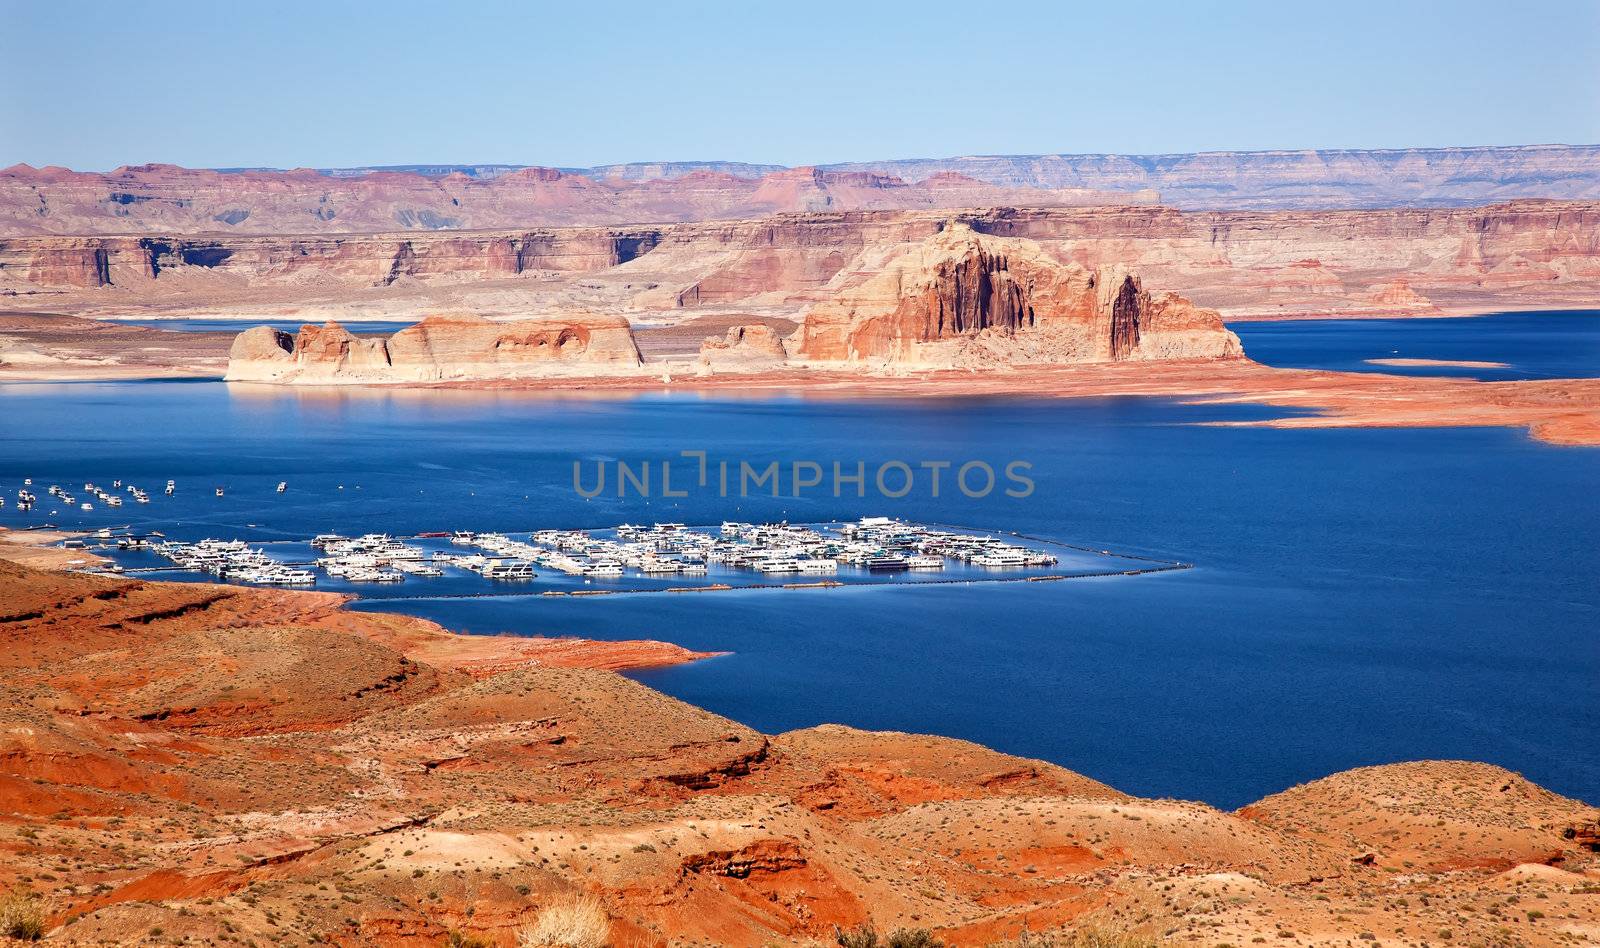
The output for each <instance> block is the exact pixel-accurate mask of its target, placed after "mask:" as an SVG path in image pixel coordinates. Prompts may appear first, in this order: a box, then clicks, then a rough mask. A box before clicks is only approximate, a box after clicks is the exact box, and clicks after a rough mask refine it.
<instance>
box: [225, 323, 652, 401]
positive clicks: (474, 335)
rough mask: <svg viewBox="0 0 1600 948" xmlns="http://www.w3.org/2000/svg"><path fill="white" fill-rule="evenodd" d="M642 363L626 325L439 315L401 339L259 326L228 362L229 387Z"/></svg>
mask: <svg viewBox="0 0 1600 948" xmlns="http://www.w3.org/2000/svg"><path fill="white" fill-rule="evenodd" d="M640 363H641V359H640V357H639V349H638V347H637V346H636V345H635V344H634V341H633V331H632V328H631V327H630V326H629V324H628V321H627V320H626V319H625V318H623V317H621V316H585V317H582V318H559V319H558V318H550V319H524V320H516V321H511V322H492V321H490V320H487V319H483V318H482V317H476V316H432V317H429V318H427V319H424V320H423V321H421V322H419V323H417V324H416V325H414V326H410V327H407V328H405V329H402V330H400V331H399V332H397V333H395V334H394V335H392V336H390V337H388V338H383V337H381V336H357V335H354V334H352V333H351V332H350V331H349V330H348V329H346V328H344V327H343V326H341V325H339V324H337V323H328V324H327V325H325V326H320V327H319V326H303V327H301V329H300V332H299V334H298V335H295V336H291V335H290V334H289V333H286V332H282V331H279V330H275V329H272V328H271V327H268V326H257V327H255V328H253V329H248V330H246V331H244V332H242V333H240V334H239V336H238V338H237V339H236V340H235V341H234V344H233V349H232V351H231V352H230V353H229V358H228V372H227V380H228V381H230V382H278V383H300V384H311V385H317V384H336V383H378V384H381V383H418V382H447V381H478V380H526V379H538V378H541V377H545V376H550V375H573V374H577V375H606V374H613V373H616V372H619V371H627V370H630V369H636V368H637V367H638V366H639V365H640Z"/></svg>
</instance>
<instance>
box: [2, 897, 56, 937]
mask: <svg viewBox="0 0 1600 948" xmlns="http://www.w3.org/2000/svg"><path fill="white" fill-rule="evenodd" d="M44 927H45V907H44V902H43V901H42V900H41V899H40V898H39V897H38V896H37V895H34V894H33V893H32V892H29V891H28V890H27V889H25V888H23V887H21V886H18V887H16V888H15V889H12V890H11V891H10V892H8V893H6V894H5V896H3V897H0V936H4V937H6V938H17V939H21V940H22V941H38V940H39V939H41V938H43V937H44Z"/></svg>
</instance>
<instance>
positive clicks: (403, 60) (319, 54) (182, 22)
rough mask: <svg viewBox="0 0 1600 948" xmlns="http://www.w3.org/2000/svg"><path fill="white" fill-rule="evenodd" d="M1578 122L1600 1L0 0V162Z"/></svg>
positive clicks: (858, 155) (1473, 130)
mask: <svg viewBox="0 0 1600 948" xmlns="http://www.w3.org/2000/svg"><path fill="white" fill-rule="evenodd" d="M1533 142H1566V143H1582V144H1589V143H1596V142H1600V2H1596V0H1568V2H1540V0H1523V2H1520V3H1515V4H1513V3H1488V2H1476V0H1466V2H1454V3H1444V2H1441V3H1420V2H1418V3H1408V2H1404V0H1389V2H1383V3H1367V2H1345V0H1339V2H1333V3H1318V4H1297V3H1292V2H1291V3H1283V2H1274V3H1258V2H1240V3H1206V2H1199V0H1190V2H1174V3H1159V2H1147V3H1140V4H1128V3H1110V2H1105V0H1100V2H1095V3H1089V4H1072V3H1065V2H1063V3H1039V4H1034V3H1029V2H1022V0H1012V2H1005V3H994V2H984V0H966V2H960V3H943V2H922V3H874V2H871V0H856V2H852V3H833V2H819V3H801V2H793V0H790V2H785V3H781V4H766V3H761V2H758V0H750V2H744V3H729V4H722V3H706V4H682V5H678V4H673V3H670V2H666V0H661V2H655V3H647V4H639V5H634V4H630V3H621V2H619V3H610V4H578V3H568V4H563V5H560V6H554V5H546V4H539V3H533V2H524V3H501V2H497V0H475V2H472V3H468V4H461V5H459V6H458V5H456V4H451V3H443V2H438V0H429V2H420V3H413V2H403V0H395V2H388V3H383V4H376V3H374V4H356V3H339V2H326V3H320V4H319V3H300V2H296V0H288V2H270V3H238V4H235V3H231V2H226V0H224V2H217V0H211V2H206V3H190V2H187V0H167V2H163V3H160V4H152V5H148V6H147V5H143V4H139V3H129V2H127V0H119V2H116V3H109V2H108V3H101V2H98V0H76V2H59V0H57V2H49V3H46V2H39V0H0V165H7V164H11V163H13V162H17V161H26V162H28V163H30V164H34V165H43V164H64V165H67V166H69V167H73V168H79V169H85V170H104V169H109V168H112V167H115V166H117V165H121V164H136V163H141V162H147V161H162V162H172V163H176V164H184V165H191V166H206V167H226V166H239V165H270V166H280V167H294V166H316V167H323V166H340V165H361V164H394V163H416V162H452V163H457V162H508V163H517V164H548V165H560V166H584V165H591V164H599V163H608V162H619V161H642V160H685V159H711V158H725V159H735V160H745V161H756V162H771V163H777V164H806V163H821V162H831V161H849V160H862V159H871V158H900V157H940V156H947V155H961V154H1008V153H1044V152H1141V153H1149V152H1185V151H1198V150H1221V149H1262V148H1338V147H1400V146H1407V145H1470V144H1524V143H1533Z"/></svg>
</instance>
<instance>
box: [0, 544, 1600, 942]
mask: <svg viewBox="0 0 1600 948" xmlns="http://www.w3.org/2000/svg"><path fill="white" fill-rule="evenodd" d="M0 549H11V550H15V549H20V548H17V547H10V546H7V547H0ZM8 555H9V554H8ZM0 603H3V604H4V608H3V609H0V643H3V647H0V669H3V670H4V672H5V674H4V677H3V679H0V691H3V692H4V698H5V700H4V702H3V703H0V708H3V710H0V718H4V727H3V728H0V852H3V853H4V854H5V855H4V858H3V859H0V884H4V885H8V886H10V885H17V886H20V887H21V889H20V890H19V891H20V892H22V893H23V894H21V895H19V896H17V897H16V898H17V899H21V902H20V903H18V904H21V905H23V906H24V907H31V908H32V909H34V910H37V911H40V912H42V913H43V914H44V915H45V926H46V928H47V933H48V934H47V937H48V939H49V940H51V941H55V942H60V943H66V944H120V943H126V942H127V941H129V940H132V939H136V940H140V941H144V942H155V943H172V942H178V941H182V940H184V939H188V940H189V941H190V942H191V943H193V942H201V943H223V942H229V941H233V942H238V943H248V942H249V941H252V940H254V941H256V942H257V943H260V942H262V941H277V942H283V943H294V944H301V943H308V942H311V941H320V942H324V943H333V944H349V945H355V944H388V945H408V944H416V945H436V944H440V943H443V942H444V941H445V940H446V938H447V937H450V936H452V935H454V936H457V937H468V936H470V937H476V938H482V939H486V940H487V943H490V944H502V945H510V944H513V943H514V940H515V937H516V933H517V932H518V931H519V930H522V929H524V928H525V927H527V926H530V925H533V924H534V923H535V921H536V920H537V919H539V918H540V916H541V913H542V912H544V911H545V910H546V909H547V908H549V907H550V906H552V905H554V904H557V903H560V902H562V900H564V899H566V898H569V897H570V896H572V895H574V894H585V895H587V896H588V897H590V898H592V899H594V900H596V901H595V903H594V904H595V905H597V906H598V911H599V913H600V914H601V916H602V917H603V922H604V924H605V925H606V927H608V928H609V931H610V940H611V943H613V944H635V945H658V944H667V943H669V942H671V943H687V942H691V941H695V940H698V941H700V942H702V943H704V942H711V943H715V944H730V945H759V944H768V943H772V942H774V941H781V942H800V943H804V942H806V941H815V942H828V941H831V940H832V932H833V930H834V926H836V925H837V926H840V927H842V928H845V929H847V930H848V929H851V928H854V927H856V926H858V925H861V924H863V923H866V922H871V923H873V924H874V925H875V926H876V927H877V928H878V929H879V930H880V931H883V932H888V931H891V930H893V929H896V928H921V929H928V930H931V931H932V932H933V933H934V934H935V935H936V937H938V938H939V939H941V940H944V941H946V942H949V943H952V944H990V943H998V942H1006V941H1012V940H1015V939H1017V938H1019V937H1021V936H1022V935H1023V934H1024V932H1031V933H1034V937H1035V938H1037V937H1038V934H1039V933H1043V932H1051V931H1056V930H1063V929H1066V930H1070V929H1074V928H1078V929H1082V928H1085V927H1089V928H1092V929H1093V930H1094V931H1097V932H1110V931H1116V932H1125V933H1134V934H1139V935H1142V936H1144V937H1147V938H1150V939H1161V940H1163V941H1195V942H1198V943H1201V944H1218V943H1222V942H1229V943H1233V944H1241V943H1248V942H1251V941H1253V940H1255V939H1258V938H1263V937H1265V938H1270V939H1271V940H1272V943H1274V944H1285V945H1295V944H1299V945H1305V944H1344V943H1346V942H1347V941H1351V942H1353V941H1356V940H1358V939H1364V938H1367V937H1368V936H1369V935H1371V936H1373V937H1375V938H1376V939H1377V940H1378V941H1379V942H1380V943H1381V942H1388V941H1390V940H1391V939H1393V940H1398V941H1409V942H1411V943H1414V944H1419V943H1422V942H1428V943H1433V944H1438V943H1460V944H1473V943H1485V944H1488V943H1502V942H1506V940H1507V939H1514V940H1515V941H1517V942H1520V943H1524V944H1534V945H1546V944H1548V945H1560V944H1573V943H1582V942H1584V941H1586V940H1593V939H1594V938H1596V937H1597V936H1600V905H1597V904H1596V901H1595V898H1594V896H1593V895H1592V894H1591V893H1592V892H1593V891H1594V889H1595V886H1596V885H1597V884H1600V871H1597V865H1596V861H1595V860H1596V857H1595V855H1594V853H1593V852H1592V851H1591V849H1592V846H1593V834H1592V831H1593V823H1594V820H1595V818H1596V815H1597V814H1596V811H1595V810H1594V809H1593V808H1592V807H1589V806H1587V805H1585V804H1582V803H1579V802H1578V801H1574V800H1568V799H1564V798H1562V797H1560V796H1557V795H1555V794H1552V793H1549V792H1548V791H1544V790H1542V789H1540V788H1538V787H1535V786H1534V785H1532V784H1530V783H1528V782H1527V781H1526V780H1523V779H1522V778H1520V777H1518V776H1516V775H1515V774H1511V773H1509V772H1506V771H1503V770H1500V769H1498V768H1493V767H1488V766H1485V765H1477V764H1463V763H1451V762H1431V763H1414V764H1404V765H1394V766H1390V767H1378V768H1368V769H1364V770H1360V771H1352V772H1350V773H1347V774H1340V775H1336V776H1334V777H1331V778H1328V779H1326V780H1322V781H1316V782H1313V783H1311V784H1308V785H1305V786H1302V787H1297V788H1295V789H1293V790H1290V791H1286V792H1285V793H1283V794H1278V795H1276V796H1273V797H1270V798H1268V799H1267V800H1263V801H1261V802H1260V803H1258V804H1255V805H1253V806H1251V807H1247V808H1245V809H1244V810H1242V811H1240V812H1239V813H1226V812H1221V811H1218V810H1215V809H1213V808H1211V807H1207V806H1204V805H1201V804H1195V803H1184V802H1177V801H1160V800H1141V799H1137V798H1133V797H1130V796H1128V795H1126V794H1123V793H1120V792H1118V791H1116V790H1114V789H1112V788H1110V787H1107V786H1105V785H1103V784H1100V783H1098V782H1096V781H1094V780H1092V779H1089V778H1086V777H1083V776H1080V775H1077V774H1074V773H1071V772H1069V771H1066V770H1063V769H1061V768H1059V767H1055V766H1052V765H1050V764H1046V763H1042V762H1039V761H1031V760H1024V759H1020V758H1015V757H1009V756H1007V755H1003V754H998V753H995V752H993V751H989V750H986V749H984V748H982V747H978V746H976V745H973V744H968V743H965V742H961V741H953V740H948V739H944V738H937V737H924V736H915V735H906V734H880V733H868V732H863V731H857V730H853V729H850V728H844V727H837V726H823V727H817V728H812V729H809V730H804V731H798V732H793V733H788V734H781V735H763V734H759V733H757V732H754V731H752V730H750V729H749V728H745V727H743V726H741V725H739V724H737V723H734V722H732V721H728V720H725V719H722V718H719V717H717V716H715V715H712V714H709V713H706V712H704V711H701V710H698V709H696V708H693V707H690V706H688V705H685V704H683V703H681V702H678V701H675V700H673V699H670V698H667V697H665V696H662V695H660V694H657V693H656V692H653V691H651V690H649V689H648V688H645V687H643V686H641V685H639V684H636V683H634V682H632V681H629V680H628V679H625V678H621V677H619V676H617V675H615V674H613V673H611V672H609V671H601V670H594V668H595V667H597V666H598V667H614V666H616V665H618V664H624V665H625V664H628V663H634V664H638V663H650V662H662V661H682V660H688V659H693V658H695V657H696V656H695V655H694V654H692V653H684V652H682V651H681V650H675V649H673V648H672V647H671V646H664V645H660V644H659V643H654V644H653V643H583V642H579V641H575V640H539V639H517V638H482V637H459V636H452V635H449V634H448V633H445V632H444V631H442V630H440V629H438V628H437V627H435V626H431V625H430V624H428V623H425V622H421V621H419V620H414V619H409V618H406V617H400V616H387V615H381V614H372V613H352V612H346V611H344V610H343V609H341V608H340V607H339V606H340V600H339V598H338V597H335V596H329V595H326V594H319V593H302V592H284V591H264V590H251V589H241V588H237V587H218V586H206V585H187V584H161V583H145V582H138V581H130V580H125V579H120V578H96V577H88V576H81V575H68V574H61V573H50V572H41V571H39V570H37V569H33V568H28V567H23V566H20V565H13V564H11V563H6V562H0ZM584 666H588V667H584ZM1585 833H1587V834H1589V835H1584V834H1585ZM1446 930H1448V932H1449V934H1445V932H1446ZM1507 943H1509V942H1507Z"/></svg>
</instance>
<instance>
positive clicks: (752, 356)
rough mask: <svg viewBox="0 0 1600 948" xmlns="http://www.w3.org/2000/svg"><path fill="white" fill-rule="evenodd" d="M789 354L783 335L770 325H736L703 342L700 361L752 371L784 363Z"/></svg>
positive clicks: (706, 366)
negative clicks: (784, 344) (779, 334)
mask: <svg viewBox="0 0 1600 948" xmlns="http://www.w3.org/2000/svg"><path fill="white" fill-rule="evenodd" d="M786 358H788V353H787V352H786V351H785V349H784V346H783V339H782V338H780V337H779V336H778V334H777V333H776V332H774V331H773V330H772V327H770V326H763V325H760V324H756V325H749V326H733V327H731V328H730V329H729V330H728V331H727V333H725V334H723V335H721V336H707V337H706V339H705V341H704V342H702V343H701V344H700V358H699V360H698V364H699V366H700V367H701V368H702V369H707V370H724V371H726V370H734V371H750V370H758V369H767V368H772V367H774V366H777V365H781V364H782V363H783V361H784V360H785V359H786Z"/></svg>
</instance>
